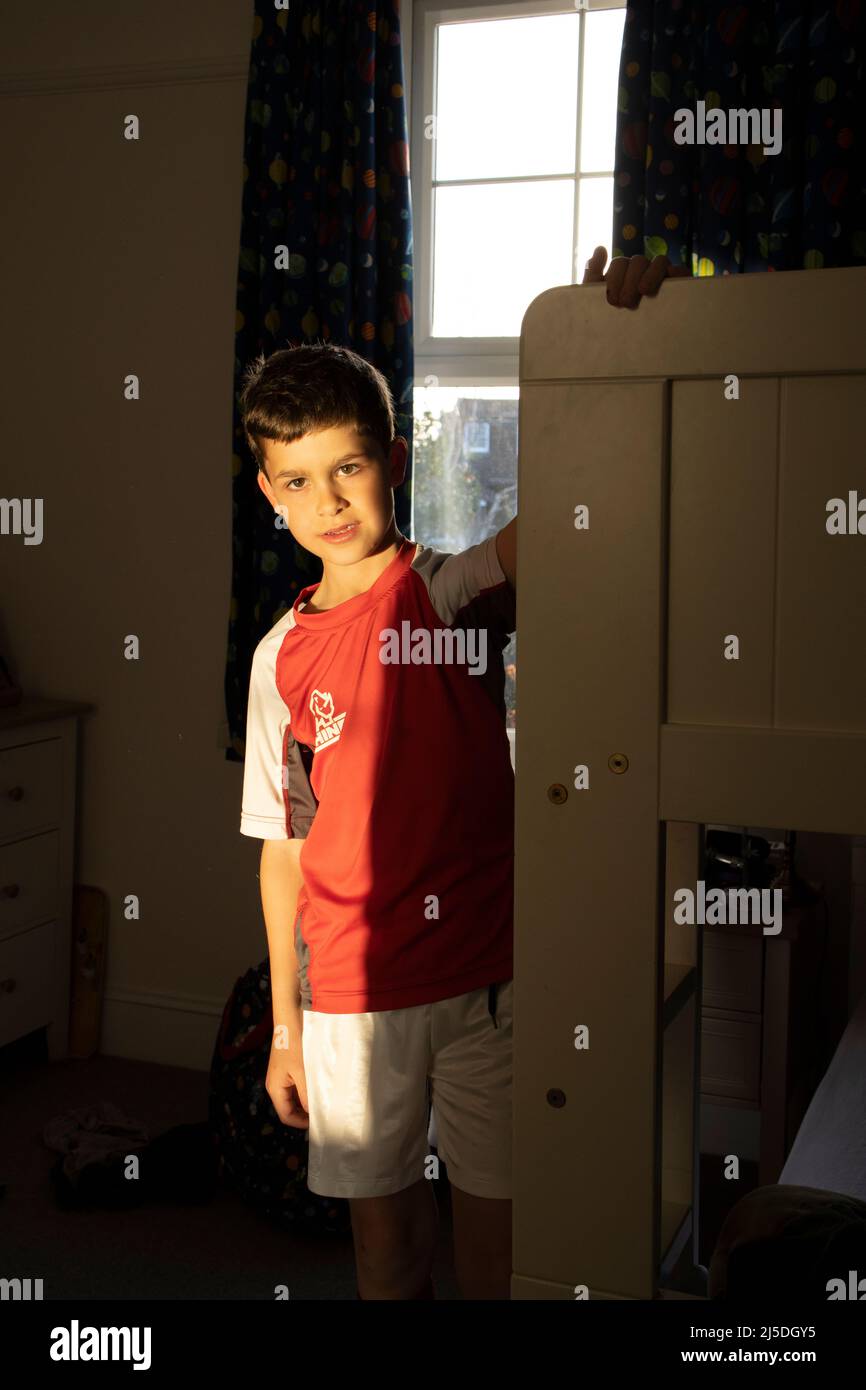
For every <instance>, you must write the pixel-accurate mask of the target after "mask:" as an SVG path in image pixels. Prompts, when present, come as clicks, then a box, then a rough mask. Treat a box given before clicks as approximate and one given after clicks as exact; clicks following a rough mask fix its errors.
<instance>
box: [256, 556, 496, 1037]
mask: <svg viewBox="0 0 866 1390" xmlns="http://www.w3.org/2000/svg"><path fill="white" fill-rule="evenodd" d="M317 588H318V585H317V584H311V585H309V586H308V587H307V588H305V589H303V590H301V592H300V593H299V594H298V596H297V598H296V599H295V602H294V604H293V606H292V608H291V609H290V610H289V611H288V612H287V613H286V614H285V615H284V616H283V617H282V618H281V619H280V620H279V622H278V623H276V625H275V626H274V627H273V628H272V629H271V631H270V632H269V633H268V634H267V636H266V637H264V638H263V639H262V641H261V642H260V643H259V645H258V647H257V648H256V652H255V656H254V658H253V665H252V673H251V679H250V694H249V706H248V711H247V737H246V758H245V766H244V787H243V804H242V814H241V833H242V834H245V835H252V836H257V837H258V838H260V839H287V838H290V837H291V838H302V839H304V841H305V843H304V846H303V849H302V850H301V856H300V864H301V871H302V873H303V880H304V882H303V887H302V889H301V892H300V895H299V897H298V910H297V914H296V919H295V926H294V930H295V947H296V953H297V957H298V969H299V982H300V992H301V1002H302V1007H304V1008H306V1009H315V1010H317V1011H319V1012H322V1013H338V1014H339V1013H361V1012H366V1011H377V1010H382V1009H402V1008H408V1007H410V1006H412V1005H416V1004H428V1003H432V1002H434V1001H435V1000H437V999H446V998H451V997H453V996H454V995H458V994H465V993H467V992H468V991H469V990H472V989H478V988H481V987H482V986H485V985H490V984H493V983H495V982H497V981H500V980H507V979H510V978H511V976H512V973H513V970H512V932H513V874H514V774H513V771H512V766H511V755H510V745H509V741H508V735H507V733H506V728H505V704H504V668H503V662H502V650H503V648H504V647H505V646H507V644H508V636H509V633H511V632H513V631H514V629H515V595H514V591H513V589H512V588H511V586H510V585H509V583H508V581H507V579H506V578H505V575H504V573H503V571H502V567H501V565H500V563H499V559H498V556H497V554H496V548H495V536H491V537H490V538H489V539H488V540H486V541H482V542H481V543H480V544H478V545H474V546H471V547H470V548H469V549H468V550H465V551H463V552H462V553H461V554H459V555H449V554H444V553H442V552H441V551H435V550H431V549H430V548H429V547H426V546H422V545H420V544H417V543H415V542H414V541H408V540H405V539H403V540H402V541H401V543H400V548H399V550H398V553H397V555H396V556H395V558H394V559H393V560H392V562H391V563H390V564H389V565H388V567H387V568H386V569H385V570H383V572H382V574H380V576H379V578H378V579H377V580H376V581H375V583H374V584H373V585H372V586H371V588H369V589H368V590H367V591H366V592H365V593H363V594H358V595H356V597H354V598H350V599H347V600H346V601H345V602H343V603H340V604H338V605H337V606H336V607H335V608H332V609H330V610H329V611H327V612H325V613H305V612H304V611H303V605H304V603H305V602H306V601H307V600H308V599H310V598H311V597H312V596H313V594H315V591H316V589H317Z"/></svg>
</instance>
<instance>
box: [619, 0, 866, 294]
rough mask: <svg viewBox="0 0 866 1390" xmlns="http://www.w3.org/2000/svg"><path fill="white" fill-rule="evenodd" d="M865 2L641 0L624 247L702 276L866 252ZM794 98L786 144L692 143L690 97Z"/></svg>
mask: <svg viewBox="0 0 866 1390" xmlns="http://www.w3.org/2000/svg"><path fill="white" fill-rule="evenodd" d="M864 13H866V11H864V6H863V4H862V3H861V0H835V3H828V0H816V3H810V2H809V0H806V2H805V3H799V4H797V3H794V0H776V3H775V4H768V3H766V0H763V2H761V0H759V3H752V2H751V0H750V3H749V4H748V5H736V4H733V5H732V4H727V5H723V4H717V3H705V0H698V3H695V4H689V3H683V0H679V3H678V2H677V0H629V3H628V8H627V13H626V21H625V31H624V34H623V47H622V56H621V59H620V90H619V115H618V119H617V152H616V169H615V176H614V226H613V246H614V255H625V256H631V255H635V254H639V253H643V254H644V255H646V256H650V257H652V256H655V255H659V254H662V253H664V254H667V255H668V256H669V257H670V259H671V261H672V262H673V263H674V265H683V266H688V267H691V270H692V273H693V274H695V275H720V274H722V273H723V272H725V271H728V272H730V273H731V274H736V273H738V272H741V271H752V270H802V269H816V268H819V267H822V266H826V267H831V266H850V265H863V264H864V263H866V175H864V169H866V161H864V153H866V101H864V96H866V92H864V58H866V18H864ZM698 100H702V101H704V102H705V103H706V106H707V108H708V109H709V108H710V107H721V108H722V109H723V110H724V111H726V112H727V111H728V110H731V109H734V108H740V109H742V108H746V109H749V108H757V109H761V108H770V107H780V108H781V110H782V147H781V150H780V152H779V153H778V154H773V155H764V154H763V153H762V147H761V146H760V145H750V146H749V145H728V146H725V145H685V144H683V145H679V144H677V143H676V142H675V140H674V136H673V132H674V114H675V112H676V111H677V110H678V109H680V108H682V107H689V108H691V110H693V111H694V110H695V106H696V102H697V101H698Z"/></svg>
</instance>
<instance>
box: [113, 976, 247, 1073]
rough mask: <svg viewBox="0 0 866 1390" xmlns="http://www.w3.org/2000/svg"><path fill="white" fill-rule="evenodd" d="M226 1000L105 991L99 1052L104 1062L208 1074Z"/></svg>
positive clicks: (114, 990) (181, 995) (184, 995)
mask: <svg viewBox="0 0 866 1390" xmlns="http://www.w3.org/2000/svg"><path fill="white" fill-rule="evenodd" d="M225 1002H226V1001H225V999H213V998H205V997H201V996H196V995H186V994H150V993H147V992H144V991H135V992H134V991H132V990H124V989H109V990H106V993H105V999H104V1002H103V1009H102V1033H101V1037H100V1043H99V1051H100V1053H101V1054H102V1055H103V1056H105V1057H129V1058H131V1059H133V1060H134V1061H137V1062H162V1063H164V1064H165V1065H166V1066H170V1067H190V1068H191V1069H192V1070H193V1071H208V1070H209V1069H210V1063H211V1057H212V1055H213V1050H214V1043H215V1042H216V1036H217V1031H218V1029H219V1025H220V1019H221V1018H222V1012H223V1009H224V1008H225Z"/></svg>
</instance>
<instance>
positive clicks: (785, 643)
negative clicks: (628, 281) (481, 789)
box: [513, 269, 866, 1298]
mask: <svg viewBox="0 0 866 1390" xmlns="http://www.w3.org/2000/svg"><path fill="white" fill-rule="evenodd" d="M519 409H520V414H519V472H518V493H519V516H520V524H519V538H518V633H519V640H518V714H517V738H516V774H517V822H516V828H517V869H516V927H515V949H516V954H515V1092H514V1103H515V1136H514V1155H515V1165H516V1169H515V1255H514V1267H515V1275H514V1283H513V1293H514V1296H515V1297H529V1298H534V1297H540V1298H551V1297H566V1298H573V1297H575V1293H574V1290H575V1288H578V1289H580V1287H581V1286H586V1287H587V1288H588V1289H589V1290H590V1292H591V1296H593V1297H598V1296H602V1297H643V1298H646V1297H652V1296H654V1295H655V1294H656V1293H657V1290H658V1286H659V1271H660V1268H661V1265H662V1263H663V1261H664V1258H665V1252H666V1251H670V1250H671V1248H672V1245H673V1243H675V1242H676V1240H678V1239H679V1240H680V1241H682V1239H683V1238H684V1237H683V1232H684V1231H685V1230H686V1227H687V1224H688V1221H689V1210H690V1206H691V1193H692V1186H693V1178H694V1169H693V1162H694V1149H695V1145H694V1133H695V1113H694V1105H693V1099H694V1092H695V1089H696V1088H695V1087H694V1058H693V1056H692V1055H691V1047H692V1042H693V1040H694V1036H695V1034H696V1009H695V1001H696V997H697V990H698V988H699V974H700V942H699V932H698V931H697V929H696V928H694V927H683V926H677V925H676V924H674V923H673V921H672V917H671V897H672V892H673V891H674V889H675V888H676V887H678V886H685V885H688V884H692V885H694V882H695V879H696V878H697V877H698V875H699V830H700V827H701V826H702V825H703V824H705V823H707V822H715V823H722V824H733V825H756V826H784V827H787V828H790V829H806V830H815V831H827V832H834V833H837V834H864V833H866V444H864V433H866V269H846V270H829V271H821V272H818V271H802V272H791V273H786V274H766V275H752V276H739V277H731V278H724V279H705V280H704V279H702V280H694V281H690V280H672V281H668V282H666V283H664V284H663V285H662V287H661V290H660V291H659V294H658V296H657V297H656V298H655V299H652V300H649V299H647V300H643V301H642V302H641V305H640V307H639V308H638V309H637V310H636V311H629V310H624V309H614V308H611V307H610V306H609V305H608V304H607V302H606V295H605V290H604V288H603V286H587V287H582V286H562V287H559V288H555V289H551V290H548V291H546V292H545V293H543V294H541V295H540V296H539V297H538V298H537V299H535V300H534V301H533V303H532V304H531V305H530V306H529V308H528V310H527V312H526V315H525V317H524V320H523V328H522V333H521V341H520V407H519ZM833 499H839V503H840V505H839V509H838V510H839V513H840V516H841V517H842V520H843V522H844V526H845V528H846V529H847V528H848V526H849V524H853V527H854V534H847V533H846V534H830V532H829V531H828V517H829V516H830V513H829V512H828V504H832V503H833ZM858 504H859V510H858ZM583 509H585V510H583ZM858 519H859V531H858V530H857V523H858ZM576 522H577V523H579V524H576ZM580 523H583V524H580ZM581 1025H584V1026H586V1028H587V1029H588V1040H589V1046H588V1047H583V1048H580V1047H578V1048H576V1047H575V1045H574V1039H575V1029H577V1028H580V1027H581ZM582 1036H585V1035H582ZM689 1095H691V1097H692V1105H691V1109H689V1107H688V1105H687V1103H686V1098H687V1097H688V1096H689Z"/></svg>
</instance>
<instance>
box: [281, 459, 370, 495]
mask: <svg viewBox="0 0 866 1390" xmlns="http://www.w3.org/2000/svg"><path fill="white" fill-rule="evenodd" d="M360 466H361V465H360V464H359V463H341V464H340V467H339V469H338V470H337V471H338V472H340V473H341V472H342V471H343V469H344V468H360ZM351 476H352V475H351V473H350V474H349V477H351ZM304 481H305V480H304V479H303V478H289V479H288V480H287V482H286V484H285V486H286V487H287V488H288V490H289V491H290V492H300V490H301V489H300V488H298V487H293V486H292V484H293V483H301V484H302V485H303V483H304Z"/></svg>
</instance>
